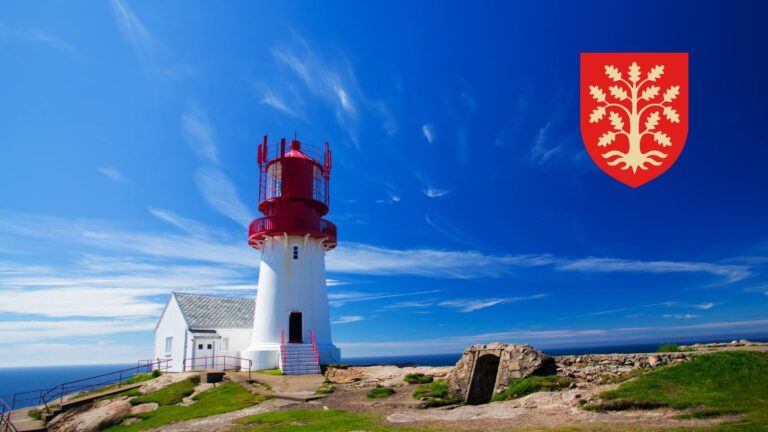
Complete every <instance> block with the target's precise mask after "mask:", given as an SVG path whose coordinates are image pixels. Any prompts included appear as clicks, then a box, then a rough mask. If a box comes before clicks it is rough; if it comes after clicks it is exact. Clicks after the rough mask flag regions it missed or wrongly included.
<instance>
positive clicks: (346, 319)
mask: <svg viewBox="0 0 768 432" xmlns="http://www.w3.org/2000/svg"><path fill="white" fill-rule="evenodd" d="M364 319H365V318H364V317H362V316H360V315H343V316H340V317H339V318H338V319H336V320H334V321H332V323H333V324H349V323H352V322H357V321H363V320H364Z"/></svg>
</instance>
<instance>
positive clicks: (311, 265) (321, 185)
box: [242, 136, 340, 374]
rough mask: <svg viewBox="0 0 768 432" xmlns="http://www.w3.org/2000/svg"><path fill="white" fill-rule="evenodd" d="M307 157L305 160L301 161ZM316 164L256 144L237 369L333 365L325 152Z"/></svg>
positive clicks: (332, 242) (301, 152)
mask: <svg viewBox="0 0 768 432" xmlns="http://www.w3.org/2000/svg"><path fill="white" fill-rule="evenodd" d="M308 153H309V154H313V156H314V157H311V156H310V155H309V154H308ZM322 155H323V158H322V162H320V158H319V157H318V152H317V151H316V150H314V149H307V148H306V147H305V148H304V149H302V147H301V143H300V142H299V141H297V140H293V141H291V143H290V148H289V149H287V151H286V142H285V139H282V140H281V142H280V146H279V148H277V149H276V151H275V152H274V153H273V154H272V155H270V151H269V149H268V145H267V137H266V136H265V137H264V143H263V144H261V145H259V156H258V161H259V172H260V176H259V211H260V212H262V213H263V214H264V216H263V217H261V218H259V219H256V220H254V221H253V222H252V223H251V226H250V229H249V235H248V243H249V244H250V245H251V246H252V247H254V248H256V249H258V250H259V251H261V266H260V268H259V285H258V292H257V294H256V311H255V314H254V319H253V336H252V340H251V345H250V346H249V347H248V348H247V349H246V350H245V351H244V352H243V357H245V358H247V359H249V360H251V361H252V364H250V365H247V364H245V363H247V361H244V362H243V365H242V366H243V367H244V368H245V367H247V366H250V367H251V368H252V369H255V370H258V369H272V368H276V367H278V366H279V367H280V368H281V369H282V370H283V373H286V374H302V373H318V372H319V364H329V363H338V362H339V359H340V351H339V349H338V348H336V346H335V345H333V341H332V340H331V325H330V318H329V316H328V295H327V293H326V286H325V253H326V252H327V251H329V250H331V249H333V248H334V247H336V225H334V224H333V223H331V222H330V221H327V220H325V219H323V218H322V216H324V215H325V214H327V213H328V201H329V194H328V181H329V178H330V171H331V152H330V150H329V148H328V144H327V143H326V144H325V148H324V149H323V152H322Z"/></svg>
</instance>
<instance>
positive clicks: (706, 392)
mask: <svg viewBox="0 0 768 432" xmlns="http://www.w3.org/2000/svg"><path fill="white" fill-rule="evenodd" d="M599 398H600V401H599V402H597V403H592V404H587V405H585V408H586V409H591V410H623V409H650V408H660V407H665V408H666V407H669V408H673V409H680V410H685V409H687V410H690V413H691V414H690V415H689V417H695V418H704V417H713V416H719V415H725V414H744V415H745V417H744V421H742V422H738V423H732V424H727V425H719V426H716V427H715V429H712V430H764V429H759V427H762V426H763V425H766V424H768V353H757V352H746V351H729V352H719V353H713V354H707V355H703V356H699V357H697V358H696V359H694V360H693V361H691V362H689V363H683V364H679V365H675V366H670V367H667V368H664V369H661V370H657V371H653V372H648V373H646V374H643V375H642V376H640V377H639V378H637V379H636V380H634V381H629V382H625V383H623V384H621V386H619V388H618V389H616V390H612V391H607V392H603V393H601V394H600V395H599Z"/></svg>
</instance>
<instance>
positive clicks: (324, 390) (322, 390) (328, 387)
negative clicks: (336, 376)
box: [315, 383, 336, 394]
mask: <svg viewBox="0 0 768 432" xmlns="http://www.w3.org/2000/svg"><path fill="white" fill-rule="evenodd" d="M335 391H336V386H334V385H333V384H328V383H323V384H322V385H321V386H320V387H318V388H317V390H315V394H331V393H333V392H335Z"/></svg>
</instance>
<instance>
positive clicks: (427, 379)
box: [403, 373, 434, 384]
mask: <svg viewBox="0 0 768 432" xmlns="http://www.w3.org/2000/svg"><path fill="white" fill-rule="evenodd" d="M403 381H405V382H407V383H408V384H428V383H431V382H432V381H434V378H432V377H431V376H429V375H424V374H422V373H409V374H405V378H403Z"/></svg>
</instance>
